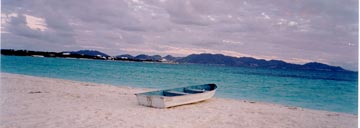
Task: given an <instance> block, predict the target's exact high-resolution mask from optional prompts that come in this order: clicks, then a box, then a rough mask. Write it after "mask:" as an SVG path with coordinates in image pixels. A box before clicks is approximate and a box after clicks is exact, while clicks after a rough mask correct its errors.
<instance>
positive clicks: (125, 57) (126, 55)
mask: <svg viewBox="0 0 360 128" xmlns="http://www.w3.org/2000/svg"><path fill="white" fill-rule="evenodd" d="M115 58H119V59H121V58H123V59H134V57H133V56H132V55H130V54H124V55H118V56H116V57H115Z"/></svg>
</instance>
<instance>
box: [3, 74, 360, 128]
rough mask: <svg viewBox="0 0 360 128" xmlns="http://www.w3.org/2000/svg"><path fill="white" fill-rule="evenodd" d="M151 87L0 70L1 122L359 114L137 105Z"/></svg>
mask: <svg viewBox="0 0 360 128" xmlns="http://www.w3.org/2000/svg"><path fill="white" fill-rule="evenodd" d="M145 91H149V89H139V88H131V87H126V85H125V86H121V87H118V86H111V85H104V84H94V83H85V82H77V81H69V80H61V79H52V78H42V77H33V76H25V75H17V74H9V73H1V94H0V95H1V96H0V98H1V99H0V103H1V104H0V105H1V106H0V108H1V116H0V127H2V128H120V127H122V128H132V127H133V128H142V127H144V128H211V127H213V128H225V127H226V128H239V127H243V128H264V127H266V128H356V127H357V124H358V123H357V115H352V114H345V113H336V112H327V111H320V110H310V109H304V108H299V107H289V106H284V105H277V104H270V103H260V102H250V101H244V100H232V99H222V98H212V99H210V100H207V101H204V102H201V103H196V104H190V105H183V106H178V107H173V108H168V109H155V108H149V107H144V106H139V105H138V104H137V101H136V97H135V95H134V94H135V93H139V92H145Z"/></svg>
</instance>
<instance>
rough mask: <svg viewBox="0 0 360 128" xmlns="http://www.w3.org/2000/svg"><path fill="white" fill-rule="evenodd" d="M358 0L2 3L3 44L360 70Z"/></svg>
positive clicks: (35, 0)
mask: <svg viewBox="0 0 360 128" xmlns="http://www.w3.org/2000/svg"><path fill="white" fill-rule="evenodd" d="M357 5H358V1H356V0H345V1H337V0H316V1H314V0H302V1H299V0H296V1H288V0H277V1H268V0H256V1H247V0H221V1H210V0H191V1H190V0H174V1H172V0H146V1H143V0H104V1H98V0H86V1H81V0H76V1H74V0H62V1H56V0H33V1H27V0H3V1H2V14H1V15H2V17H4V18H5V19H6V22H2V28H1V31H2V48H16V49H32V50H55V51H63V50H77V49H95V50H103V51H106V52H107V53H109V54H113V55H117V54H123V53H126V52H129V53H132V54H139V53H147V54H161V55H166V54H175V55H181V56H184V55H186V54H191V53H198V52H203V51H204V52H213V53H223V54H228V55H239V56H241V55H248V56H253V57H258V58H265V59H283V60H288V61H290V62H297V63H305V62H307V61H319V62H323V63H328V64H332V65H339V66H344V67H346V68H348V69H357V62H358V60H357V55H358V53H357V51H358V42H357V40H358V17H357V15H358V6H357ZM11 14H17V17H14V16H9V15H11ZM25 15H30V16H34V17H37V18H41V19H44V21H45V24H46V28H47V29H46V30H44V31H41V30H37V29H33V28H30V27H29V26H28V23H27V22H28V21H27V19H26V18H27V17H26V16H25ZM4 18H3V19H4Z"/></svg>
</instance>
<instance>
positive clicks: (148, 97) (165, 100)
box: [136, 84, 216, 108]
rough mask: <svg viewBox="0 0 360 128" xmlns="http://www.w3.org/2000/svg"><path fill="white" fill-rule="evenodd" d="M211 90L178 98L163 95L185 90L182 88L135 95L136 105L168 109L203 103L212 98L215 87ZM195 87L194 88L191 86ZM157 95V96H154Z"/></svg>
mask: <svg viewBox="0 0 360 128" xmlns="http://www.w3.org/2000/svg"><path fill="white" fill-rule="evenodd" d="M211 86H213V87H212V89H209V90H206V91H204V92H201V93H187V94H183V95H178V96H166V95H164V94H165V93H164V92H166V91H171V90H185V89H184V88H186V87H184V88H176V89H168V90H160V91H153V92H147V93H139V94H136V98H137V100H138V103H139V104H140V105H143V106H148V107H154V108H168V107H173V106H179V105H184V104H190V103H195V102H200V101H204V100H207V99H210V98H211V97H213V96H214V94H215V91H216V85H215V84H212V85H211ZM192 87H196V86H192ZM156 94H158V95H156Z"/></svg>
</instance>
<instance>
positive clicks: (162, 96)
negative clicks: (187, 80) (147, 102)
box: [135, 83, 217, 98]
mask: <svg viewBox="0 0 360 128" xmlns="http://www.w3.org/2000/svg"><path fill="white" fill-rule="evenodd" d="M204 85H209V86H213V89H211V90H209V91H204V92H200V93H188V94H186V95H178V96H164V95H147V94H149V93H154V92H162V91H170V90H175V89H182V88H189V87H196V86H204ZM216 89H217V85H216V84H213V83H211V84H202V85H193V86H184V87H177V88H171V89H164V90H155V91H149V92H143V93H136V94H135V95H136V96H140V95H141V96H150V97H159V98H170V97H184V96H192V95H201V94H206V93H211V92H214V91H216Z"/></svg>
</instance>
